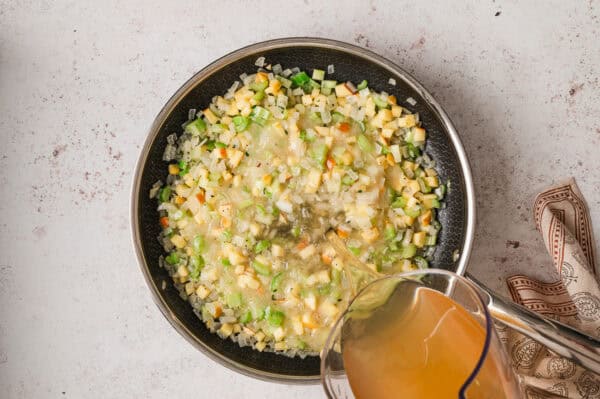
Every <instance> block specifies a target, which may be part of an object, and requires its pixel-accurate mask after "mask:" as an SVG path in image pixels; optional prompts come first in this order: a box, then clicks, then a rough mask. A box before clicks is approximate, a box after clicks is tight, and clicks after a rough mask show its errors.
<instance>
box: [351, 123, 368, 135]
mask: <svg viewBox="0 0 600 399" xmlns="http://www.w3.org/2000/svg"><path fill="white" fill-rule="evenodd" d="M354 122H355V123H356V124H357V125H358V128H359V129H360V131H361V132H362V133H364V132H366V131H367V126H366V125H365V123H364V122H363V121H357V120H355V121H354Z"/></svg>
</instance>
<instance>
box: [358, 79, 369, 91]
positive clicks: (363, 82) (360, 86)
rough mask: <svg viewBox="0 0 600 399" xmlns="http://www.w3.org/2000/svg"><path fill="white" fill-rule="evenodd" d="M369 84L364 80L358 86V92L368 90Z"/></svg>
mask: <svg viewBox="0 0 600 399" xmlns="http://www.w3.org/2000/svg"><path fill="white" fill-rule="evenodd" d="M368 84H369V83H368V82H367V81H366V80H363V81H362V82H360V83H359V84H358V86H356V90H362V89H366V88H367V85H368Z"/></svg>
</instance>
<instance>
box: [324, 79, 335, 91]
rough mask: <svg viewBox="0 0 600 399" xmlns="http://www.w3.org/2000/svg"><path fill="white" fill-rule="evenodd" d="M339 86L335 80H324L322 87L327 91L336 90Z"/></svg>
mask: <svg viewBox="0 0 600 399" xmlns="http://www.w3.org/2000/svg"><path fill="white" fill-rule="evenodd" d="M335 86H337V81H335V80H324V81H322V82H321V87H322V88H325V89H335Z"/></svg>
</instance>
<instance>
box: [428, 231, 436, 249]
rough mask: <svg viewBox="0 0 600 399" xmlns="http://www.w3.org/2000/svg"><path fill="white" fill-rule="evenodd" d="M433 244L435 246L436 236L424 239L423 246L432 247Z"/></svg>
mask: <svg viewBox="0 0 600 399" xmlns="http://www.w3.org/2000/svg"><path fill="white" fill-rule="evenodd" d="M435 244H437V234H434V235H428V236H427V238H426V239H425V245H428V246H430V247H431V246H434V245H435Z"/></svg>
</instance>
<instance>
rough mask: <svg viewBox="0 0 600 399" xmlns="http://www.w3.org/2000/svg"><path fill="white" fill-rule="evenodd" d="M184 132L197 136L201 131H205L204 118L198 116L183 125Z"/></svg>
mask: <svg viewBox="0 0 600 399" xmlns="http://www.w3.org/2000/svg"><path fill="white" fill-rule="evenodd" d="M185 131H186V133H189V134H191V135H192V136H199V135H201V134H202V133H204V132H206V122H204V119H201V118H198V119H195V120H193V121H192V122H190V123H188V124H187V125H185Z"/></svg>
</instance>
